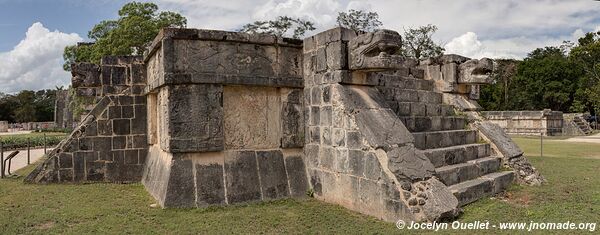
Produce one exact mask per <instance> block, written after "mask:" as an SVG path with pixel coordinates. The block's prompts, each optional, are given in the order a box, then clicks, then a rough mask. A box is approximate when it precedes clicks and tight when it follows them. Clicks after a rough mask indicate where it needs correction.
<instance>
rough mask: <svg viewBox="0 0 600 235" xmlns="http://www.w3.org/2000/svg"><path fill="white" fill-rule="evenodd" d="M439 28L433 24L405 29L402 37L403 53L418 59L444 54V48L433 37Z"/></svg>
mask: <svg viewBox="0 0 600 235" xmlns="http://www.w3.org/2000/svg"><path fill="white" fill-rule="evenodd" d="M437 30H438V28H437V26H435V25H431V24H428V25H425V26H420V27H418V28H408V29H405V30H404V37H403V38H402V51H401V52H402V54H403V55H404V56H406V57H410V58H415V59H418V60H422V59H426V58H429V57H436V56H440V55H442V54H443V52H444V48H443V47H442V46H440V45H439V44H438V43H435V42H434V41H433V39H432V36H433V34H434V33H435V31H437Z"/></svg>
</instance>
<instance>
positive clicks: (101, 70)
mask: <svg viewBox="0 0 600 235" xmlns="http://www.w3.org/2000/svg"><path fill="white" fill-rule="evenodd" d="M141 68H143V64H142V63H141V60H140V59H139V58H135V57H134V58H129V57H105V58H104V59H103V60H102V63H101V64H100V65H94V64H78V65H74V66H72V69H73V74H74V78H73V87H74V88H76V89H77V91H78V94H79V95H84V96H90V97H95V98H96V97H97V100H98V102H97V103H96V105H95V106H94V108H93V109H92V110H90V112H89V114H88V115H87V116H86V117H85V118H84V119H83V120H82V122H81V123H79V125H78V126H77V128H76V129H75V130H74V131H73V132H72V133H71V135H70V136H69V137H68V138H67V139H65V140H63V141H62V142H61V143H60V144H59V145H58V146H57V147H56V148H55V149H54V150H53V151H52V152H50V154H48V157H47V159H46V160H45V162H44V163H43V164H41V165H40V166H39V167H38V168H36V170H34V171H33V172H32V173H31V174H30V175H29V176H27V178H26V181H28V182H41V183H48V182H82V181H101V182H139V181H140V179H141V176H142V172H143V165H144V163H145V162H146V156H147V135H146V98H145V97H144V96H143V94H142V89H140V87H143V86H144V85H143V84H145V73H144V70H143V69H141Z"/></svg>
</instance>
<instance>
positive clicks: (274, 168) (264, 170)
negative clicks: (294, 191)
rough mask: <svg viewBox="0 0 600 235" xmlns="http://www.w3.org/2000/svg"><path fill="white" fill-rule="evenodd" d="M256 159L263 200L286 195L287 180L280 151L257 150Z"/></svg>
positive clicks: (287, 193)
mask: <svg viewBox="0 0 600 235" xmlns="http://www.w3.org/2000/svg"><path fill="white" fill-rule="evenodd" d="M256 159H257V162H258V173H259V178H260V185H261V187H262V188H261V191H262V195H263V200H264V199H277V198H283V197H288V196H289V189H288V181H287V175H286V171H285V163H284V159H283V154H282V153H281V151H280V150H273V151H257V152H256Z"/></svg>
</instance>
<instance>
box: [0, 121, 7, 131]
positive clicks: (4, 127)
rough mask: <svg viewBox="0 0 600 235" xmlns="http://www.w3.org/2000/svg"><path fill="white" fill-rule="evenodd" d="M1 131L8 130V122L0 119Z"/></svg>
mask: <svg viewBox="0 0 600 235" xmlns="http://www.w3.org/2000/svg"><path fill="white" fill-rule="evenodd" d="M0 132H8V122H7V121H0Z"/></svg>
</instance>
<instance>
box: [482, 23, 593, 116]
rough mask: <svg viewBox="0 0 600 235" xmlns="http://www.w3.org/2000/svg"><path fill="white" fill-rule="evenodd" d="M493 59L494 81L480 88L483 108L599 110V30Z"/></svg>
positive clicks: (591, 111) (563, 110)
mask: <svg viewBox="0 0 600 235" xmlns="http://www.w3.org/2000/svg"><path fill="white" fill-rule="evenodd" d="M496 62H497V65H498V67H497V69H496V72H495V74H494V84H492V85H485V86H483V87H482V90H481V100H480V102H479V103H480V104H481V106H482V107H483V108H484V109H485V110H542V109H552V110H556V111H562V112H590V113H592V114H594V113H597V112H598V111H600V33H588V34H586V35H585V36H584V37H582V38H580V39H579V40H578V42H577V43H571V42H565V43H564V44H563V45H562V46H560V47H545V48H538V49H535V50H534V51H532V52H531V53H529V54H528V56H527V57H526V58H525V59H523V60H521V61H518V60H496Z"/></svg>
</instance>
